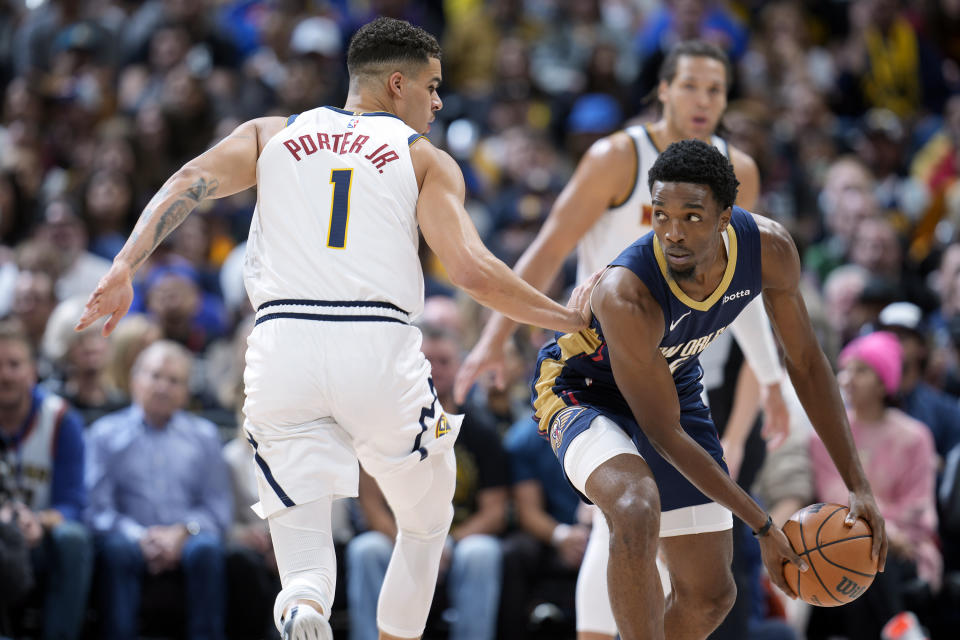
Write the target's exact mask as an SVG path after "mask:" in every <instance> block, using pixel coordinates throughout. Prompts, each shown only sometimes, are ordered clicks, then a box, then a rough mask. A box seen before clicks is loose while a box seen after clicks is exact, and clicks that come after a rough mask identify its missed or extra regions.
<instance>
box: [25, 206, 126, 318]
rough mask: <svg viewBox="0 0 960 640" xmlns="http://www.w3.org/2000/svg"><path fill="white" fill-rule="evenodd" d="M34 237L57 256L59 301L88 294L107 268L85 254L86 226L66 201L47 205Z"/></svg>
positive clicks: (105, 264) (96, 258) (98, 257)
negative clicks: (58, 259)
mask: <svg viewBox="0 0 960 640" xmlns="http://www.w3.org/2000/svg"><path fill="white" fill-rule="evenodd" d="M36 237H37V239H38V240H41V241H43V242H46V243H48V244H50V245H51V246H52V247H54V248H55V249H56V251H57V253H58V255H59V258H60V265H59V270H58V276H57V285H56V290H57V298H58V299H59V300H66V299H67V298H70V297H73V296H80V295H84V296H85V295H87V294H88V293H89V292H90V291H92V290H93V289H94V288H96V286H97V283H98V282H100V278H102V277H103V276H104V275H105V274H106V273H107V270H108V269H109V268H110V261H109V260H106V259H105V258H101V257H100V256H97V255H94V254H93V253H90V252H89V251H87V230H86V227H84V225H83V222H82V221H81V220H80V218H79V217H78V216H77V213H76V210H75V209H74V206H73V204H72V203H71V202H70V201H69V200H66V199H63V198H54V199H53V200H51V201H50V202H48V203H47V205H46V207H44V210H43V219H42V221H41V222H40V226H39V227H38V228H37V231H36Z"/></svg>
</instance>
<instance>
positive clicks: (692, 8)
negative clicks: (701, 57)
mask: <svg viewBox="0 0 960 640" xmlns="http://www.w3.org/2000/svg"><path fill="white" fill-rule="evenodd" d="M670 6H671V8H672V9H673V17H674V19H675V25H676V30H677V35H678V36H679V38H678V39H679V40H691V39H693V38H696V37H698V36H699V35H700V25H701V24H702V23H703V9H704V7H703V0H673V2H670Z"/></svg>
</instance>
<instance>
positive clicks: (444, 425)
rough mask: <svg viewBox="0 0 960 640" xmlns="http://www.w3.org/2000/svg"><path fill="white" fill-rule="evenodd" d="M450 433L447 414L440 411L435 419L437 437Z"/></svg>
mask: <svg viewBox="0 0 960 640" xmlns="http://www.w3.org/2000/svg"><path fill="white" fill-rule="evenodd" d="M448 433H450V421H449V420H447V414H445V413H441V414H440V419H439V420H437V437H438V438H439V437H440V436H442V435H446V434H448Z"/></svg>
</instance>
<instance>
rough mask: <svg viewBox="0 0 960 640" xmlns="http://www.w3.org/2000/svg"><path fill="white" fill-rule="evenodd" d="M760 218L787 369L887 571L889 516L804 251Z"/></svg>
mask: <svg viewBox="0 0 960 640" xmlns="http://www.w3.org/2000/svg"><path fill="white" fill-rule="evenodd" d="M754 219H755V220H756V222H757V225H758V226H759V227H760V232H761V238H762V240H761V243H762V256H763V300H764V304H765V305H766V307H767V313H768V314H769V315H770V320H771V322H772V323H773V330H774V333H775V334H776V335H777V338H778V339H779V340H780V344H782V345H783V350H784V353H785V356H786V369H787V373H788V374H789V375H790V380H791V381H792V382H793V386H794V388H795V389H796V391H797V397H799V398H800V403H801V404H802V405H803V408H804V410H805V411H806V412H807V416H808V417H809V418H810V422H811V423H813V427H814V429H816V431H817V435H819V436H820V439H821V440H822V441H823V444H824V445H825V446H826V448H827V451H828V452H829V453H830V457H831V458H832V459H833V463H834V464H835V465H836V467H837V471H839V472H840V477H842V478H843V482H844V484H846V485H847V488H848V489H849V490H850V514H849V516H848V517H847V520H846V523H845V524H846V525H847V526H853V523H854V522H856V519H857V518H863V519H864V520H866V521H867V522H868V523H869V524H870V528H871V529H872V530H873V555H874V557H876V558H878V566H879V568H880V571H883V567H884V564H885V562H886V558H887V536H886V533H885V531H884V522H883V517H882V516H881V515H880V511H879V509H878V508H877V503H876V501H875V500H874V498H873V492H872V491H871V489H870V485H869V483H868V482H867V478H866V475H864V473H863V467H861V465H860V458H859V456H858V455H857V451H856V447H855V445H854V443H853V436H852V435H851V434H850V425H849V424H848V423H847V412H846V410H845V409H844V406H843V401H842V400H841V398H840V390H839V389H838V387H837V380H836V377H835V376H834V375H833V370H832V369H831V368H830V363H829V362H828V361H827V357H826V356H825V355H824V353H823V351H822V350H821V349H820V345H819V344H818V343H817V338H816V336H815V335H814V332H813V327H812V326H811V325H810V318H809V317H808V315H807V308H806V305H805V304H804V302H803V297H802V296H801V295H800V290H799V287H798V285H799V282H800V257H799V255H798V254H797V249H796V246H795V245H794V243H793V240H792V239H791V238H790V236H789V234H788V233H787V232H786V230H785V229H784V228H783V227H782V226H781V225H779V224H778V223H776V222H774V221H772V220H770V219H767V218H763V217H761V216H754Z"/></svg>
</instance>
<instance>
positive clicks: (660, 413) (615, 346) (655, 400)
mask: <svg viewBox="0 0 960 640" xmlns="http://www.w3.org/2000/svg"><path fill="white" fill-rule="evenodd" d="M592 301H593V311H594V313H595V314H596V316H597V318H598V319H599V321H600V323H601V324H602V325H603V333H604V337H605V338H606V341H607V344H608V345H609V348H610V366H611V368H612V370H613V376H614V378H615V380H616V381H617V387H618V388H619V389H620V391H621V393H623V396H624V398H625V399H626V401H627V403H628V404H629V405H630V410H631V411H632V412H633V415H634V417H635V418H636V420H637V423H638V424H639V425H640V427H641V428H642V429H643V432H644V433H645V434H646V436H647V437H648V438H649V439H650V442H651V444H653V446H654V447H655V448H656V450H657V452H658V453H659V454H660V455H662V456H663V457H664V458H665V459H666V460H667V461H668V462H670V463H671V464H672V465H673V466H674V467H676V468H677V469H678V470H679V471H680V472H681V473H682V474H683V475H684V476H685V477H686V478H687V479H688V480H689V481H690V482H691V483H693V485H694V486H696V487H697V488H698V489H700V490H701V491H702V492H703V493H704V494H706V495H707V496H709V497H710V498H711V499H712V500H714V501H716V502H718V503H719V504H722V505H723V506H725V507H727V508H728V509H730V510H731V511H732V512H733V513H735V514H736V515H737V517H739V518H740V519H741V520H743V521H744V522H745V523H746V524H747V526H749V527H750V528H751V529H753V530H754V531H757V530H759V529H761V528H762V527H763V526H764V525H765V524H766V521H767V514H766V512H765V511H764V510H763V509H761V508H760V506H759V505H758V504H757V503H756V502H754V500H753V499H752V498H751V497H750V496H749V495H748V494H747V493H746V492H745V491H744V490H743V489H741V488H740V487H739V486H737V484H736V483H735V482H734V481H733V480H731V479H730V476H729V475H727V473H726V472H725V471H724V470H723V468H722V467H721V466H720V465H719V464H718V463H717V461H716V460H714V459H713V457H711V456H710V454H708V453H707V452H706V451H705V450H704V449H703V447H701V446H700V445H699V444H697V442H696V441H695V440H693V438H691V437H690V436H689V435H687V433H686V432H685V431H684V430H683V428H682V427H681V425H680V401H679V399H678V397H677V387H676V383H675V382H674V380H673V375H672V374H671V373H670V367H669V366H668V364H667V361H666V360H665V359H664V357H663V355H662V354H661V353H660V349H659V345H660V339H661V336H663V330H664V320H663V313H662V312H661V310H660V306H659V305H658V303H657V302H656V300H655V299H654V298H653V296H652V295H651V294H650V292H649V290H648V289H647V288H646V286H645V285H644V284H643V282H642V281H641V280H640V279H639V278H638V277H637V276H636V275H634V273H633V272H631V271H630V270H628V269H625V268H622V267H612V268H610V269H608V270H607V272H606V273H605V274H604V276H603V277H602V278H601V280H600V283H599V284H598V285H597V287H596V289H595V290H594V294H593V300H592ZM760 547H761V551H762V553H763V558H764V563H765V564H766V566H767V569H768V571H769V573H770V576H771V579H772V580H773V581H774V583H775V584H776V585H777V586H778V587H780V588H781V589H782V590H783V591H784V592H785V593H787V594H790V595H791V596H794V597H795V594H794V593H793V592H792V591H791V589H790V588H789V587H788V586H787V583H786V580H785V579H784V577H783V571H782V569H781V568H782V565H783V563H784V562H793V563H794V564H795V565H797V566H798V568H800V570H805V568H806V565H805V564H804V563H803V562H802V561H801V560H800V558H799V557H798V556H797V555H796V554H795V553H794V552H793V550H792V549H791V547H790V543H789V542H788V541H787V539H786V536H784V535H783V532H782V531H780V529H778V528H776V527H772V528H771V529H770V530H769V532H768V533H767V534H766V535H764V536H762V537H761V538H760Z"/></svg>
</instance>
